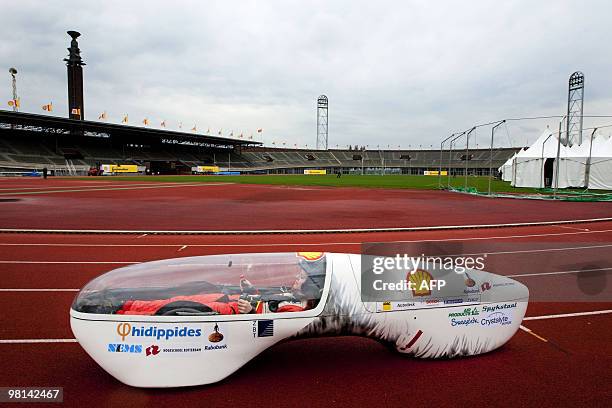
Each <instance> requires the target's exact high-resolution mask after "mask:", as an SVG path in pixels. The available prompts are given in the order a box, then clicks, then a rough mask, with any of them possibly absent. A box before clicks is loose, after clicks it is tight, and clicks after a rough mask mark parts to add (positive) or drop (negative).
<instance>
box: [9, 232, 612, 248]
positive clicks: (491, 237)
mask: <svg viewBox="0 0 612 408" xmlns="http://www.w3.org/2000/svg"><path fill="white" fill-rule="evenodd" d="M53 231H67V232H77V230H32V229H12V228H9V229H7V228H4V229H0V233H3V232H43V233H44V232H53ZM95 231H97V232H102V231H104V230H95ZM134 232H137V231H134ZM185 232H188V231H185ZM406 232H410V231H406ZM608 232H612V229H605V230H591V231H588V232H586V231H580V232H556V233H545V234H523V235H493V236H487V237H466V238H445V239H414V240H391V241H384V242H394V243H400V244H401V243H415V242H446V241H481V240H490V239H518V238H541V237H557V236H567V235H587V234H599V233H608ZM109 234H110V232H109ZM153 234H155V233H154V232H153ZM147 235H149V233H146V232H145V233H143V234H142V235H139V236H138V237H136V238H142V237H146V236H147ZM211 235H212V234H211ZM251 235H255V234H252V233H251ZM363 242H370V241H358V242H354V241H353V242H310V243H286V242H279V243H270V244H257V243H253V244H189V246H194V247H269V246H289V247H292V246H318V245H361V244H362V243H363ZM1 245H5V246H74V247H80V246H82V247H132V246H134V247H138V246H143V247H145V246H150V247H176V246H180V245H182V244H61V243H59V244H56V243H0V246H1Z"/></svg>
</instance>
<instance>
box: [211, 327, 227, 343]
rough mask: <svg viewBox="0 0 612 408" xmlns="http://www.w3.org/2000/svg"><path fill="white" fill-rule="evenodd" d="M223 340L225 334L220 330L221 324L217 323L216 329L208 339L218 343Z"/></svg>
mask: <svg viewBox="0 0 612 408" xmlns="http://www.w3.org/2000/svg"><path fill="white" fill-rule="evenodd" d="M221 340H223V335H222V334H221V333H220V332H219V325H218V324H217V323H215V331H214V332H212V333H211V334H210V336H208V341H210V342H211V343H218V342H220V341H221Z"/></svg>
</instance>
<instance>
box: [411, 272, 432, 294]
mask: <svg viewBox="0 0 612 408" xmlns="http://www.w3.org/2000/svg"><path fill="white" fill-rule="evenodd" d="M432 279H433V276H431V274H430V273H429V272H427V271H424V270H422V269H417V270H416V272H414V273H409V274H408V281H409V282H410V284H409V286H410V287H411V288H412V289H411V290H412V296H431V285H430V282H431V280H432ZM434 286H435V285H434Z"/></svg>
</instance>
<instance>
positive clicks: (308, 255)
mask: <svg viewBox="0 0 612 408" xmlns="http://www.w3.org/2000/svg"><path fill="white" fill-rule="evenodd" d="M323 255H325V253H324V252H298V253H297V256H299V257H300V258H303V259H305V260H307V261H317V260H319V259H321V258H323Z"/></svg>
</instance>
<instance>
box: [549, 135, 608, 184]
mask: <svg viewBox="0 0 612 408" xmlns="http://www.w3.org/2000/svg"><path fill="white" fill-rule="evenodd" d="M591 140H592V145H591ZM607 146H610V140H609V138H608V137H607V136H604V135H601V134H595V135H594V136H593V138H592V139H591V137H590V136H589V137H588V138H586V139H585V140H583V142H582V144H581V145H574V146H572V147H570V148H567V149H566V154H567V156H566V157H564V158H562V159H561V160H560V163H559V188H566V187H579V188H586V187H589V188H596V189H601V188H605V187H594V186H593V183H592V182H591V181H592V180H591V176H590V173H591V169H592V168H593V165H595V167H596V169H595V174H596V177H595V178H596V180H595V186H602V185H608V186H609V185H611V184H612V180H611V178H612V173H610V171H609V170H610V167H607V165H610V166H612V162H611V159H612V154H611V151H610V149H609V148H608V147H607ZM606 169H608V170H607V171H606Z"/></svg>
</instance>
